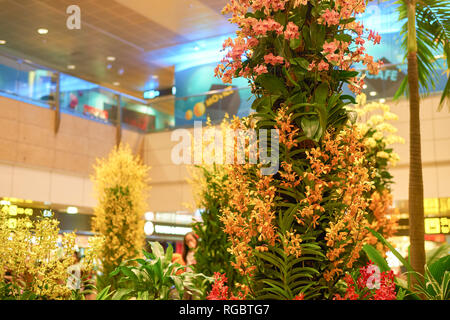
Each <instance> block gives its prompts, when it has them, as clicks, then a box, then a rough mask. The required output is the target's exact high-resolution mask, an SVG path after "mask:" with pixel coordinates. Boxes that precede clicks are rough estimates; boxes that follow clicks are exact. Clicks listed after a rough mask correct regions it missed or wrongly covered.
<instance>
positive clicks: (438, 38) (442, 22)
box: [396, 0, 450, 110]
mask: <svg viewBox="0 0 450 320" xmlns="http://www.w3.org/2000/svg"><path fill="white" fill-rule="evenodd" d="M396 4H398V7H397V11H398V13H399V20H400V21H402V22H403V25H402V28H401V30H400V35H401V36H402V47H403V48H404V50H405V58H406V57H407V55H408V50H407V41H408V37H407V33H408V28H407V24H408V19H407V1H405V0H399V1H397V2H396ZM416 33H417V34H416V37H417V62H418V69H419V83H420V85H421V86H422V88H424V89H425V90H426V91H427V92H430V91H432V90H434V89H435V88H436V84H437V81H438V79H439V71H440V70H439V69H438V65H437V64H436V56H440V55H443V56H444V57H445V59H446V63H447V68H449V66H450V54H449V52H450V3H449V2H448V1H447V0H420V1H418V2H417V5H416ZM405 89H406V86H401V87H400V88H399V89H398V91H397V93H396V97H399V96H400V95H402V94H404V93H405ZM449 100H450V85H449V81H448V79H447V83H446V85H445V88H444V91H443V92H442V97H441V100H440V104H439V110H441V109H442V107H443V105H444V103H445V102H446V101H449Z"/></svg>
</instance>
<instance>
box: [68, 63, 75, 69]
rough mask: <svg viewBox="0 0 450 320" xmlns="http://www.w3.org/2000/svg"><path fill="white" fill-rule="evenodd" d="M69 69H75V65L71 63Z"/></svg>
mask: <svg viewBox="0 0 450 320" xmlns="http://www.w3.org/2000/svg"><path fill="white" fill-rule="evenodd" d="M67 69H69V70H74V69H75V66H74V65H73V64H69V65H68V66H67Z"/></svg>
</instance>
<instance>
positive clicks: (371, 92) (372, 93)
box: [369, 91, 377, 97]
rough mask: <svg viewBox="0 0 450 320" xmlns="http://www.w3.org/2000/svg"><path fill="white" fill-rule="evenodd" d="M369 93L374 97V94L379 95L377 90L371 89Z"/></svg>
mask: <svg viewBox="0 0 450 320" xmlns="http://www.w3.org/2000/svg"><path fill="white" fill-rule="evenodd" d="M369 94H370V95H371V96H372V97H374V96H376V95H377V92H376V91H370V92H369Z"/></svg>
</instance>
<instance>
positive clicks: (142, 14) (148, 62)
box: [0, 0, 234, 98]
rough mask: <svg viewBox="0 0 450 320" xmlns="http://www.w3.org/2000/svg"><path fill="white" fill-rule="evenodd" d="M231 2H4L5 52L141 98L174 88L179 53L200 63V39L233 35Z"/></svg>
mask: <svg viewBox="0 0 450 320" xmlns="http://www.w3.org/2000/svg"><path fill="white" fill-rule="evenodd" d="M226 2H227V0H78V1H77V0H0V8H1V10H0V40H5V41H6V43H5V44H3V45H0V53H2V52H3V53H5V54H8V55H14V56H16V57H20V58H22V59H28V60H30V61H32V62H35V63H37V64H41V65H44V66H47V67H49V68H53V69H57V70H59V71H62V72H64V73H67V74H72V75H74V76H77V77H80V78H82V79H85V80H88V81H92V82H95V83H98V84H101V85H103V86H106V87H109V88H113V89H116V90H118V91H123V92H125V93H128V94H131V95H134V96H137V97H140V98H142V92H143V91H145V90H151V89H157V88H159V89H165V88H170V87H172V86H173V84H174V70H175V67H176V64H177V63H179V62H180V58H179V57H182V58H181V60H183V59H184V60H201V59H203V58H202V56H197V58H196V54H200V52H199V51H202V50H203V49H202V46H201V44H202V43H207V42H208V41H209V40H211V39H212V40H214V39H216V40H217V39H221V37H222V38H223V37H225V36H227V35H230V34H232V33H233V32H234V27H233V26H232V25H231V24H230V23H229V22H228V21H227V17H226V16H223V15H221V13H220V12H221V9H222V8H223V7H224V5H225V4H226ZM71 5H78V6H79V8H80V13H81V15H80V16H81V29H73V30H70V29H68V28H67V26H66V22H67V19H68V18H69V16H70V14H68V13H67V12H66V11H67V8H68V7H69V6H71ZM38 29H47V30H48V33H46V34H40V33H39V32H38ZM205 41H206V42H205ZM215 43H218V41H216V42H215ZM199 44H200V46H199ZM108 57H110V58H109V60H108ZM177 57H178V58H177ZM112 60H113V61H112Z"/></svg>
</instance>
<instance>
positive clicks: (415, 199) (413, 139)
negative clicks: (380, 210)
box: [408, 0, 425, 279]
mask: <svg viewBox="0 0 450 320" xmlns="http://www.w3.org/2000/svg"><path fill="white" fill-rule="evenodd" d="M415 6H416V3H415V0H410V1H409V3H408V85H409V111H410V119H409V124H410V127H409V138H410V147H409V158H410V159H409V165H410V167H409V237H410V243H411V248H410V250H411V252H410V258H411V266H412V267H413V269H414V270H415V271H416V272H419V273H421V274H424V265H425V241H424V238H425V227H424V205H423V177H422V151H421V140H420V96H419V71H418V65H417V55H416V53H417V39H416V27H415ZM412 279H414V277H413V278H412Z"/></svg>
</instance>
